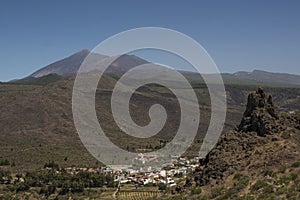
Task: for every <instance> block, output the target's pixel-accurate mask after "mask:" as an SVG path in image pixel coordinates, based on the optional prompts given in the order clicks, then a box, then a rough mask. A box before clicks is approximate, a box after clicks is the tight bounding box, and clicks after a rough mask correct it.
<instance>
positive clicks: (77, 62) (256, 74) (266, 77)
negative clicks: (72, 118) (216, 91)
mask: <svg viewBox="0 0 300 200" xmlns="http://www.w3.org/2000/svg"><path fill="white" fill-rule="evenodd" d="M87 56H89V62H93V63H96V67H98V66H97V65H99V66H100V67H101V66H104V65H106V64H108V63H107V62H109V61H107V62H106V61H105V59H106V58H110V57H109V56H106V55H101V54H97V53H92V52H90V51H89V50H88V49H82V50H81V51H79V52H77V53H75V54H72V55H70V56H68V57H66V58H64V59H61V60H58V61H56V62H54V63H52V64H49V65H47V66H45V67H43V68H41V69H39V70H37V71H35V72H34V73H32V74H31V75H29V76H27V77H25V78H23V79H20V80H21V81H22V80H28V79H32V78H40V77H43V76H46V75H49V74H57V75H59V76H63V77H67V76H75V75H76V73H77V71H78V69H79V68H80V66H81V64H82V62H83V61H84V59H85V58H86V57H87ZM108 60H109V59H108ZM146 63H150V62H148V61H147V60H144V59H142V58H140V57H138V56H135V55H127V54H124V55H121V56H120V57H119V58H117V59H116V60H115V61H114V62H113V63H112V64H111V65H110V66H109V67H108V69H107V70H106V73H108V74H113V75H118V76H120V75H122V74H123V73H125V72H126V71H128V70H130V69H132V68H134V67H135V66H138V65H142V64H146ZM180 72H181V73H183V74H184V75H187V76H188V77H191V78H193V76H195V75H196V76H197V75H198V74H197V73H195V72H191V71H180ZM212 75H213V74H212ZM221 75H222V77H223V79H224V81H225V82H234V83H237V84H239V83H240V82H248V83H269V84H273V83H277V84H288V85H298V86H300V75H295V74H288V73H275V72H267V71H264V70H253V71H252V72H247V71H238V72H235V73H221ZM20 80H12V81H11V82H17V81H20Z"/></svg>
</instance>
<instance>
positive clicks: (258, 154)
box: [192, 88, 300, 186]
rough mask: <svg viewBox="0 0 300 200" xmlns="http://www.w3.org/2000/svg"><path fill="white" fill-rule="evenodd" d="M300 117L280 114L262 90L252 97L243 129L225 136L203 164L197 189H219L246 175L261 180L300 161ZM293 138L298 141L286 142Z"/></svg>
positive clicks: (194, 176) (194, 177) (243, 121)
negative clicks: (210, 186)
mask: <svg viewBox="0 0 300 200" xmlns="http://www.w3.org/2000/svg"><path fill="white" fill-rule="evenodd" d="M299 116H300V115H299V114H289V113H279V112H278V109H277V107H276V106H275V105H274V103H273V98H272V96H271V95H266V94H265V92H264V91H263V89H261V88H259V89H258V90H257V92H255V93H251V94H249V96H248V103H247V107H246V111H245V113H244V115H243V118H242V121H241V123H240V125H239V126H238V127H237V129H236V130H233V131H229V132H226V133H224V134H222V135H221V137H220V138H219V141H218V143H217V144H216V146H215V147H214V148H213V149H212V150H211V151H210V152H209V153H208V155H207V156H206V157H205V158H204V159H202V160H200V167H199V168H198V169H196V171H195V172H194V174H193V176H192V177H193V179H194V181H195V182H196V185H198V186H204V185H207V184H208V183H210V184H217V185H218V184H219V183H220V182H223V181H225V180H226V179H227V178H228V177H229V176H231V175H233V174H236V173H240V172H243V171H244V172H245V173H246V174H250V176H253V177H259V176H261V173H262V171H263V170H265V169H267V168H275V169H276V168H280V167H281V166H285V165H287V163H290V162H292V161H295V160H298V159H300V158H299V147H300V142H299V141H300V140H299V139H300V131H299ZM289 136H291V137H294V138H293V139H286V138H287V137H289Z"/></svg>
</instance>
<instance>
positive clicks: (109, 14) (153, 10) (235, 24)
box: [0, 0, 300, 81]
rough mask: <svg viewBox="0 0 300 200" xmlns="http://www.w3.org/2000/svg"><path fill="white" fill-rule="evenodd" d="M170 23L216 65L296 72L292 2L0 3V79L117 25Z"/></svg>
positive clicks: (297, 5)
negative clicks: (203, 50)
mask: <svg viewBox="0 0 300 200" xmlns="http://www.w3.org/2000/svg"><path fill="white" fill-rule="evenodd" d="M144 26H158V27H165V28H171V29H174V30H177V31H180V32H183V33H185V34H187V35H189V36H190V37H192V38H194V39H195V40H196V41H198V42H199V43H200V44H201V45H202V46H203V47H204V48H205V49H206V50H207V51H208V53H209V54H210V55H211V56H212V58H213V59H214V60H215V62H216V64H217V65H218V67H219V69H220V71H222V72H234V71H239V70H248V71H250V70H253V69H263V70H267V71H274V72H288V73H293V74H300V67H299V64H300V1H297V0H294V1H293V0H289V1H283V0H282V1H275V0H269V1H262V0H257V1H254V0H251V1H196V0H195V1H174V0H169V1H167V0H164V1H158V0H157V1H149V0H148V1H147V0H144V1H141V0H137V1H131V0H128V1H125V0H124V1H122V0H118V1H116V0H115V1H113V0H109V1H105V0H101V1H100V0H99V1H84V0H81V1H74V0H72V1H71V0H69V1H59V0H56V1H54V0H53V1H50V0H49V1H30V0H26V1H21V0H19V1H14V0H1V2H0V30H1V34H0V80H1V81H7V80H11V79H15V78H21V77H24V76H27V75H29V74H31V73H32V72H34V71H35V70H37V69H39V68H41V67H44V66H45V65H47V64H50V63H52V62H54V61H56V60H59V59H61V58H64V57H66V56H68V55H70V54H73V53H75V52H77V51H79V50H81V49H83V48H88V49H93V48H94V47H95V46H96V45H97V44H98V43H100V42H101V41H103V40H104V39H106V38H107V37H109V36H112V35H114V34H116V33H119V32H121V31H125V30H128V29H132V28H137V27H144Z"/></svg>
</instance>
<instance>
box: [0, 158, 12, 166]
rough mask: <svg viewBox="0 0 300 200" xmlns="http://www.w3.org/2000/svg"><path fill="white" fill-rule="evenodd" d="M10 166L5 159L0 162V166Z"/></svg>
mask: <svg viewBox="0 0 300 200" xmlns="http://www.w3.org/2000/svg"><path fill="white" fill-rule="evenodd" d="M8 165H10V162H9V160H7V159H5V160H0V166H8Z"/></svg>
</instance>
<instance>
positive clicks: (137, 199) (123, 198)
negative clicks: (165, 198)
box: [118, 190, 161, 200]
mask: <svg viewBox="0 0 300 200" xmlns="http://www.w3.org/2000/svg"><path fill="white" fill-rule="evenodd" d="M160 195H161V192H160V191H158V190H153V191H149V190H148V191H147V190H145V191H121V192H119V194H118V199H120V200H142V199H151V198H158V197H159V196H160Z"/></svg>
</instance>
